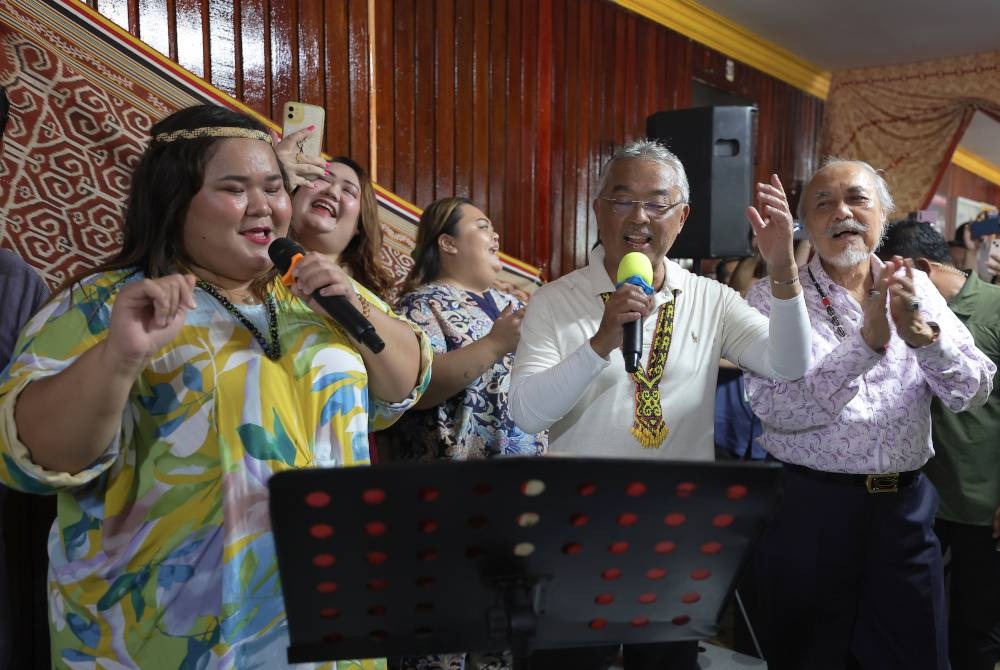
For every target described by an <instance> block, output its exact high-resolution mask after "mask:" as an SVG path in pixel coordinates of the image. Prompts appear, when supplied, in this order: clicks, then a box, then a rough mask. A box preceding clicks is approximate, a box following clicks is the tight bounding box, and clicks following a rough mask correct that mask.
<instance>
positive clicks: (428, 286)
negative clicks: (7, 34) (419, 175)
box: [378, 198, 547, 460]
mask: <svg viewBox="0 0 1000 670" xmlns="http://www.w3.org/2000/svg"><path fill="white" fill-rule="evenodd" d="M499 251H500V240H499V236H498V235H497V233H496V231H495V230H494V229H493V223H492V222H491V221H490V219H489V217H487V216H486V214H484V213H483V212H482V210H480V209H479V208H478V207H476V206H475V205H474V204H473V203H472V202H471V201H469V200H467V199H465V198H443V199H441V200H437V201H435V202H433V203H432V204H430V205H429V206H428V207H427V209H425V210H424V212H423V214H422V215H421V217H420V223H419V224H418V226H417V245H416V248H415V249H414V251H413V258H414V265H413V268H412V269H411V270H410V273H409V275H408V276H407V279H406V282H405V284H404V285H403V289H402V291H401V295H400V298H399V301H398V302H397V305H396V310H397V312H399V313H400V314H402V315H403V316H405V317H406V318H407V319H409V320H410V321H412V322H413V323H415V324H417V325H418V326H420V327H421V328H422V329H423V330H424V331H425V332H426V333H427V335H428V337H430V340H431V345H432V347H433V348H434V352H435V356H434V366H433V369H434V372H433V374H432V375H431V384H430V386H429V387H428V388H427V392H426V393H425V394H424V396H423V397H422V398H421V399H420V401H419V402H418V403H417V406H416V411H412V412H409V413H408V414H407V415H405V416H404V417H403V418H402V420H401V422H400V423H397V424H396V425H395V426H394V427H393V429H392V430H390V431H389V433H388V434H385V437H386V441H385V442H384V444H385V445H386V446H387V447H388V452H389V453H390V454H391V455H392V458H393V459H404V460H411V459H416V460H434V459H439V458H447V459H455V460H466V459H470V458H472V459H478V458H492V457H494V456H510V455H531V456H537V455H541V454H543V453H544V452H545V449H546V445H547V437H546V435H545V433H544V431H539V432H538V433H525V432H523V431H522V430H521V429H519V428H518V427H517V426H516V425H515V424H514V421H513V419H512V418H511V416H510V412H509V408H508V399H507V394H508V390H509V388H510V369H511V364H512V363H513V359H514V354H513V352H514V349H515V348H516V347H517V343H518V341H519V340H520V337H521V319H522V317H523V308H524V304H523V303H522V302H521V301H520V300H518V299H517V298H515V297H514V296H513V295H511V294H509V293H505V292H501V291H498V290H497V289H495V288H493V284H494V282H495V281H496V278H497V275H498V274H499V272H500V269H501V264H500V257H499V255H498V254H499ZM382 436H383V434H380V435H379V436H378V439H379V441H380V443H383V442H382Z"/></svg>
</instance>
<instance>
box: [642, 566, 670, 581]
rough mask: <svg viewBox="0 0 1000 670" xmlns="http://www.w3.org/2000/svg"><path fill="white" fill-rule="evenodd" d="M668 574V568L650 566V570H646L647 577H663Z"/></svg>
mask: <svg viewBox="0 0 1000 670" xmlns="http://www.w3.org/2000/svg"><path fill="white" fill-rule="evenodd" d="M666 576H667V570H666V568H650V569H649V570H646V578H647V579H663V578H664V577H666Z"/></svg>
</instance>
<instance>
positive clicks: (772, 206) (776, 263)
mask: <svg viewBox="0 0 1000 670" xmlns="http://www.w3.org/2000/svg"><path fill="white" fill-rule="evenodd" d="M746 214H747V219H748V220H749V221H750V225H751V226H753V230H754V233H755V234H756V237H757V248H758V249H759V250H760V254H761V256H762V257H763V258H764V260H765V261H767V266H768V268H769V269H770V268H775V269H780V270H787V269H790V268H794V267H795V254H794V250H793V243H792V238H793V230H792V226H793V222H792V212H791V210H790V209H789V208H788V198H787V197H786V196H785V189H784V188H782V186H781V180H780V179H778V175H776V174H772V175H771V183H770V184H761V183H758V184H757V207H747V210H746Z"/></svg>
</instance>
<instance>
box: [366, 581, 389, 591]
mask: <svg viewBox="0 0 1000 670" xmlns="http://www.w3.org/2000/svg"><path fill="white" fill-rule="evenodd" d="M367 586H368V590H369V591H384V590H386V589H387V588H389V582H388V581H386V580H384V579H369V580H368V584H367Z"/></svg>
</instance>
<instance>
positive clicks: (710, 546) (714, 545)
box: [701, 542, 722, 556]
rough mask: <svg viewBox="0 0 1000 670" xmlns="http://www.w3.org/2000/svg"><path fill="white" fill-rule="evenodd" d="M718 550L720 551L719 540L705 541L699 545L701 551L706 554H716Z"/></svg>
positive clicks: (720, 544)
mask: <svg viewBox="0 0 1000 670" xmlns="http://www.w3.org/2000/svg"><path fill="white" fill-rule="evenodd" d="M720 551H722V543H721V542H706V543H705V544H703V545H701V553H703V554H707V555H709V556H712V555H714V554H718V553H719V552H720Z"/></svg>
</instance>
